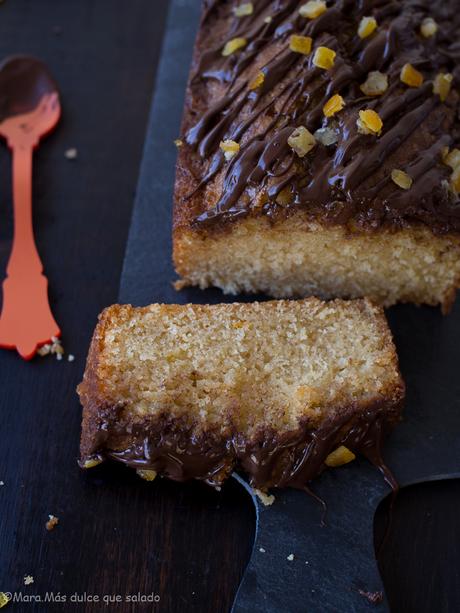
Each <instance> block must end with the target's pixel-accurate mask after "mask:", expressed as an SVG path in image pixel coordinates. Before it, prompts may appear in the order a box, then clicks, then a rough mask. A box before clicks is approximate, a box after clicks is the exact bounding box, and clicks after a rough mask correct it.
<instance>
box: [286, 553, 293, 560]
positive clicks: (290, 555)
mask: <svg viewBox="0 0 460 613" xmlns="http://www.w3.org/2000/svg"><path fill="white" fill-rule="evenodd" d="M287 559H288V560H289V562H292V560H293V559H294V554H293V553H290V554H289V555H288V557H287Z"/></svg>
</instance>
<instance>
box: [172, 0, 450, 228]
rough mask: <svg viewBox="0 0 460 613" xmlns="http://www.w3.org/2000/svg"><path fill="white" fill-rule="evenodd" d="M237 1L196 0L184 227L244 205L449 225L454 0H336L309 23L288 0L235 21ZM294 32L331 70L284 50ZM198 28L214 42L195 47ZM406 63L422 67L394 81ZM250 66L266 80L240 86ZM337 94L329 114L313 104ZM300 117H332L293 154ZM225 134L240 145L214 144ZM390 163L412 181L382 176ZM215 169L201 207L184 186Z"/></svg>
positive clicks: (272, 1) (366, 222)
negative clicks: (370, 24)
mask: <svg viewBox="0 0 460 613" xmlns="http://www.w3.org/2000/svg"><path fill="white" fill-rule="evenodd" d="M237 4H239V0H238V1H236V0H228V1H223V0H222V1H212V0H208V1H207V2H206V3H205V11H204V13H203V19H202V26H201V28H202V32H204V34H202V36H201V39H202V41H201V43H200V42H199V44H198V57H197V60H196V70H195V72H194V74H193V76H192V79H191V83H190V96H191V109H192V112H191V114H190V116H189V117H188V119H187V120H186V128H187V134H186V136H185V141H186V145H185V147H184V148H183V149H184V151H182V152H181V156H184V155H186V156H189V153H187V149H188V150H189V151H190V150H192V152H193V154H192V158H193V162H192V165H193V167H194V171H195V172H194V174H195V175H196V169H197V168H198V175H201V176H196V179H197V185H196V188H195V189H194V191H193V193H192V194H191V195H190V197H192V196H193V197H194V203H193V207H194V209H196V210H197V214H196V216H195V218H194V222H193V223H194V225H195V226H196V227H198V228H200V227H204V226H207V225H209V224H215V223H216V222H220V223H222V222H225V221H227V220H233V219H236V218H239V217H241V216H245V215H248V214H253V215H266V216H268V217H269V218H270V219H273V220H275V221H276V219H278V218H283V217H285V216H286V215H289V214H290V213H291V212H292V211H293V210H297V209H302V210H303V211H305V212H306V213H307V215H308V216H309V217H311V218H314V219H321V220H323V221H326V222H330V223H340V224H347V223H351V224H352V225H353V226H356V225H358V226H360V227H362V228H364V229H374V228H377V227H380V226H387V227H392V228H401V227H405V226H408V225H411V224H419V223H423V224H425V225H427V226H429V227H430V228H431V229H432V230H433V231H434V232H440V233H442V232H460V200H459V198H458V197H457V196H456V195H454V193H453V192H452V191H451V190H450V189H449V188H448V185H449V180H450V176H451V169H450V168H449V167H447V166H446V165H444V164H443V163H442V152H443V150H444V148H445V147H455V146H459V145H460V124H459V120H458V110H457V106H458V100H459V96H458V92H457V91H456V87H457V86H458V83H459V79H460V45H459V43H458V42H457V40H458V38H459V36H460V12H459V11H458V7H457V3H456V2H454V0H448V1H446V2H442V3H433V2H432V1H431V0H404V1H403V0H392V1H388V0H360V1H358V2H356V1H355V0H336V1H335V2H330V1H329V2H328V3H327V5H328V9H327V11H326V12H324V13H323V14H322V15H321V16H319V17H318V18H316V19H313V20H308V19H303V18H302V17H300V15H299V13H298V8H299V5H300V3H299V2H298V1H297V0H254V1H253V5H254V12H253V14H252V15H250V16H247V17H244V18H237V17H234V16H233V8H234V7H235V6H236V5H237ZM370 15H372V16H374V17H375V18H376V20H377V22H378V28H377V30H376V31H375V32H374V33H373V34H372V35H371V36H369V37H368V38H366V39H364V40H361V39H360V38H359V37H358V36H357V28H358V24H359V22H360V20H361V18H362V17H363V16H370ZM267 17H271V21H269V22H268V23H267V22H266V18H267ZM426 17H433V18H434V19H435V20H436V22H437V24H438V32H437V34H436V35H435V36H433V37H431V38H423V37H422V36H421V35H420V33H419V30H420V24H421V23H422V21H423V19H424V18H426ZM214 31H216V33H218V35H213V32H214ZM206 33H208V34H206ZM293 33H297V34H301V35H304V36H311V37H312V38H313V51H314V49H315V48H316V47H318V46H320V45H322V46H327V47H330V48H332V49H334V50H335V51H336V52H337V56H336V60H335V64H334V67H333V68H332V69H331V70H329V71H325V70H320V69H318V68H317V67H315V66H314V65H313V62H312V58H313V52H312V53H311V54H310V55H309V56H304V55H301V54H298V53H293V52H291V51H290V50H289V45H288V40H289V36H290V35H291V34H293ZM207 36H209V38H210V40H211V41H213V40H214V41H216V42H215V45H214V46H213V47H211V48H208V47H207V46H206V47H205V45H206V44H207V42H208V38H207ZM234 37H244V38H246V39H247V41H248V44H247V46H246V47H245V48H244V49H242V50H240V51H238V52H236V53H234V54H232V55H230V56H228V57H223V56H222V46H223V42H225V41H226V40H230V39H232V38H234ZM201 39H200V40H201ZM260 58H262V60H263V61H262V63H261V59H260ZM406 63H410V64H412V65H413V66H414V67H416V68H417V69H418V70H420V71H421V72H422V73H423V75H424V78H425V81H424V84H423V85H422V86H421V87H419V88H409V87H407V86H406V85H404V84H402V83H401V81H400V76H399V75H400V71H401V67H402V66H403V65H404V64H406ZM255 67H256V70H255ZM254 70H255V72H256V73H257V72H258V71H259V70H261V71H262V72H263V74H264V77H265V79H264V82H263V85H262V86H261V87H259V88H258V89H257V90H256V91H251V90H250V89H249V88H248V84H249V83H250V81H251V79H252V78H253V77H254ZM374 70H379V71H382V72H384V73H385V74H387V75H388V78H389V87H388V90H387V91H386V92H385V93H384V95H382V96H380V97H374V98H368V97H365V96H364V95H363V94H362V92H361V91H360V89H359V85H360V84H362V83H363V82H364V81H365V80H366V78H367V74H368V73H369V72H371V71H374ZM439 72H450V73H452V74H453V75H454V84H453V88H452V91H451V93H450V95H449V97H448V99H447V100H446V101H445V102H441V100H440V98H439V96H437V95H434V94H433V79H434V78H435V76H436V75H437V74H438V73H439ZM336 93H340V94H341V95H342V96H343V97H344V99H345V102H346V108H345V109H344V110H343V111H341V112H340V113H338V114H337V115H335V116H334V117H333V118H330V119H329V120H328V119H326V118H325V117H324V115H323V111H322V109H323V106H324V104H325V102H326V101H327V100H328V99H329V98H330V97H331V96H332V95H333V94H336ZM209 101H211V102H210V104H209ZM363 108H372V109H374V110H375V111H377V112H378V113H379V115H380V117H381V118H382V120H383V124H384V125H383V131H382V134H381V135H380V136H375V135H362V134H359V133H358V130H357V126H356V120H357V118H358V111H359V110H361V109H363ZM196 114H198V117H197V118H195V119H192V118H193V117H194V116H195V115H196ZM192 122H194V123H193V125H192ZM299 125H303V126H306V127H307V128H308V129H309V130H310V131H311V132H315V131H316V130H317V129H319V128H321V127H326V126H328V127H332V128H333V129H334V130H336V132H337V135H338V141H337V143H336V144H334V145H332V146H324V145H322V144H319V143H318V144H317V146H316V147H315V149H314V150H313V151H312V152H311V153H310V154H308V155H307V156H306V157H305V158H303V159H302V160H301V159H300V158H297V156H293V154H292V151H291V149H290V147H289V146H288V144H287V139H288V137H289V135H290V134H291V133H292V132H293V130H294V129H295V128H296V127H298V126H299ZM225 139H231V140H236V141H237V142H239V143H240V144H241V149H240V151H239V153H238V154H237V155H236V156H235V157H234V158H233V159H232V160H231V161H230V162H226V161H225V159H224V156H223V154H222V153H221V152H220V150H219V143H220V141H222V140H225ZM393 168H398V169H401V170H404V171H406V172H407V173H408V174H409V175H410V176H411V177H412V178H413V185H412V187H411V189H409V190H402V189H400V188H399V187H398V186H396V185H395V184H394V183H393V182H392V180H391V178H390V175H391V170H392V169H393ZM219 173H222V175H223V180H222V185H220V183H219V182H218V183H217V185H218V187H219V189H220V192H221V193H220V196H218V198H217V202H215V204H214V205H213V206H212V207H211V208H208V209H206V210H203V208H204V201H205V200H206V199H205V198H204V197H203V198H201V197H200V195H199V194H198V195H197V192H199V191H200V190H203V189H205V188H206V186H207V185H208V184H210V183H211V182H212V181H213V180H214V179H215V177H216V176H217V175H218V174H219ZM214 189H215V186H213V190H214ZM282 190H285V191H286V190H288V191H289V194H290V196H289V199H290V202H289V204H286V203H284V204H280V203H279V202H277V200H278V195H279V193H280V192H281V191H282ZM254 196H258V197H254ZM214 198H215V197H214ZM261 202H262V206H261V205H260V203H261Z"/></svg>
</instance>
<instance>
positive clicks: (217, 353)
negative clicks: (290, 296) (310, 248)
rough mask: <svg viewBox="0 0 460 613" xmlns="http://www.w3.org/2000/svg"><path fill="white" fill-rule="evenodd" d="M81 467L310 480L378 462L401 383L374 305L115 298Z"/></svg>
mask: <svg viewBox="0 0 460 613" xmlns="http://www.w3.org/2000/svg"><path fill="white" fill-rule="evenodd" d="M78 392H79V394H80V399H81V402H82V404H83V431H82V438H81V462H82V466H85V467H91V466H94V465H95V464H97V463H98V462H99V461H101V460H103V459H107V458H112V459H115V460H119V461H121V462H124V463H126V464H128V465H130V466H133V467H135V468H137V469H138V470H139V471H141V472H140V474H141V475H143V476H145V477H147V478H152V477H154V476H155V474H156V473H158V474H160V475H164V476H166V477H169V478H171V479H176V480H179V481H181V480H185V479H201V480H204V481H206V482H207V483H209V484H211V485H214V486H218V485H220V484H221V483H222V481H223V480H224V479H226V478H227V477H228V476H229V474H230V473H231V471H232V470H233V469H235V468H236V469H241V470H242V471H243V472H245V473H246V474H247V475H248V476H249V478H250V481H251V483H252V484H253V485H254V486H255V487H258V488H268V487H272V486H277V487H282V486H292V487H299V488H301V487H305V485H306V484H307V482H309V481H310V480H311V479H312V478H313V477H315V476H316V475H317V474H318V473H319V472H321V471H322V470H323V469H324V468H325V467H326V466H336V465H340V464H342V463H345V462H347V461H349V460H351V459H353V458H354V454H357V453H362V454H364V455H365V456H367V457H368V458H369V459H370V460H371V461H373V462H374V463H377V464H379V465H380V466H381V456H380V445H381V442H382V437H383V435H384V434H385V433H386V432H387V431H388V430H389V429H390V428H391V427H392V426H393V424H395V423H396V422H397V421H398V419H399V416H400V409H401V403H402V400H403V397H404V384H403V382H402V379H401V376H400V373H399V370H398V362H397V356H396V352H395V348H394V345H393V342H392V339H391V334H390V331H389V329H388V326H387V323H386V320H385V317H384V315H383V313H382V311H381V309H380V308H379V307H376V306H373V305H372V304H371V303H370V302H369V301H367V300H355V301H350V302H346V301H340V300H337V301H334V302H329V303H325V302H321V301H320V300H318V299H314V298H312V299H306V300H301V301H272V302H263V303H253V304H227V305H215V306H199V305H186V306H178V305H159V304H154V305H152V306H149V307H145V308H133V307H131V306H112V307H110V308H108V309H106V310H105V311H104V312H103V313H102V315H101V317H100V320H99V323H98V325H97V328H96V330H95V332H94V336H93V340H92V344H91V348H90V351H89V356H88V362H87V367H86V372H85V375H84V379H83V382H82V383H81V385H80V386H79V389H78Z"/></svg>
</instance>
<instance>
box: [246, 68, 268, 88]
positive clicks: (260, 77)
mask: <svg viewBox="0 0 460 613" xmlns="http://www.w3.org/2000/svg"><path fill="white" fill-rule="evenodd" d="M264 81H265V74H264V73H263V72H262V71H260V72H258V73H257V74H256V76H255V77H254V78H253V80H252V81H251V82H250V83H249V89H250V90H251V91H254V90H255V89H257V88H258V87H260V86H261V85H263V84H264Z"/></svg>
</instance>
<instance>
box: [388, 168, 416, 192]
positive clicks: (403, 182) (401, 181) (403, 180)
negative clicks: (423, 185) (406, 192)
mask: <svg viewBox="0 0 460 613" xmlns="http://www.w3.org/2000/svg"><path fill="white" fill-rule="evenodd" d="M391 180H392V181H393V183H396V185H397V186H398V187H400V188H401V189H410V188H411V187H412V183H413V182H414V180H413V179H412V177H411V176H410V175H408V174H407V172H404V170H399V169H398V168H394V169H393V170H392V171H391Z"/></svg>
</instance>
